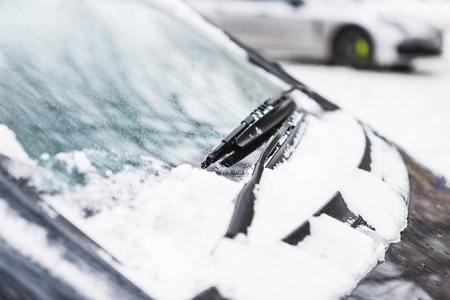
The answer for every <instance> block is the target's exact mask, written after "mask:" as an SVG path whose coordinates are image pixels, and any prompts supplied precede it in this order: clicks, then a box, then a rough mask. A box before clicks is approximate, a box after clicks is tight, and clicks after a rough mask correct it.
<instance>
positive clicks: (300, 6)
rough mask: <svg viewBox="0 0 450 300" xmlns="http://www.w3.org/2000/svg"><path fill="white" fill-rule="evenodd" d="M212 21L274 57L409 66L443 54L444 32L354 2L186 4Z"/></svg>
mask: <svg viewBox="0 0 450 300" xmlns="http://www.w3.org/2000/svg"><path fill="white" fill-rule="evenodd" d="M187 1H188V3H189V4H191V5H192V6H193V7H194V8H195V9H197V10H198V11H199V12H200V13H202V14H203V15H204V16H205V17H206V18H207V19H209V20H210V21H212V22H213V23H215V24H217V25H219V26H220V27H222V28H224V29H225V30H226V31H228V32H229V33H231V34H232V35H234V36H236V37H237V38H239V39H240V40H242V41H244V42H245V43H246V44H248V45H249V46H251V47H254V48H255V49H257V50H260V51H263V52H264V53H266V54H268V55H270V56H272V57H284V58H296V59H298V58H300V59H305V60H310V61H316V62H325V63H330V62H332V63H335V64H339V65H351V66H355V67H370V66H409V65H410V62H411V60H412V59H413V58H415V57H419V56H435V55H440V54H441V48H442V33H441V31H440V30H439V29H437V28H435V27H434V26H432V25H431V24H428V23H427V22H425V21H423V20H420V19H417V18H413V17H411V16H407V15H404V14H399V13H396V14H392V13H391V14H387V13H384V14H382V13H380V12H376V11H375V9H370V6H367V5H364V4H365V3H364V1H351V0H341V1H339V0H187Z"/></svg>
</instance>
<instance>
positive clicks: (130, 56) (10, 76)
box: [0, 0, 280, 165]
mask: <svg viewBox="0 0 450 300" xmlns="http://www.w3.org/2000/svg"><path fill="white" fill-rule="evenodd" d="M11 2H12V3H8V4H6V3H2V4H0V7H1V10H0V11H1V12H0V18H1V22H0V76H1V85H0V95H1V99H2V100H1V102H0V124H5V125H6V126H7V127H8V128H10V129H11V130H12V131H14V132H15V134H16V137H17V140H18V141H19V142H20V143H21V145H22V147H23V148H24V150H25V151H26V152H27V153H28V155H29V156H30V157H31V158H32V159H38V158H39V157H41V156H42V155H43V154H45V156H47V154H48V155H49V156H50V157H53V156H55V155H56V154H58V153H66V152H72V151H84V152H86V153H89V151H91V153H92V151H100V152H102V153H108V155H109V158H111V157H115V158H116V160H117V161H127V160H123V157H125V156H126V157H128V158H129V157H132V156H140V155H147V156H151V157H153V158H156V159H158V160H161V161H163V162H165V163H167V164H170V165H178V164H180V163H184V162H188V163H194V164H199V162H200V161H201V159H202V158H203V157H204V156H205V154H206V152H207V151H208V150H210V149H211V148H212V147H213V146H214V145H215V144H217V143H218V142H219V141H220V139H221V138H222V137H223V136H224V135H225V134H227V133H228V132H229V131H230V130H231V129H233V128H234V127H235V126H236V125H237V124H238V123H239V122H240V120H241V119H242V118H243V117H245V116H246V115H247V114H248V113H249V112H250V111H251V110H252V109H253V108H254V106H255V105H257V104H259V103H261V102H262V101H264V100H265V99H266V98H268V97H270V96H272V95H273V94H275V93H276V92H278V91H279V90H280V87H279V86H278V85H276V84H275V83H274V81H273V80H270V78H269V76H268V75H266V74H265V73H264V72H263V71H261V70H260V69H258V68H257V67H256V66H254V65H252V64H250V63H249V62H248V61H247V59H246V57H245V54H244V53H242V54H241V53H239V51H236V49H234V48H236V46H235V45H231V46H233V47H234V48H233V47H231V48H230V47H226V46H224V44H223V43H219V42H217V41H215V39H212V38H211V36H210V35H209V34H208V33H207V31H199V30H198V24H193V23H192V22H191V21H189V22H188V21H186V20H183V19H182V18H179V17H174V16H173V15H171V13H170V12H167V11H165V10H163V9H161V8H159V7H158V5H155V4H152V3H151V2H148V3H147V2H142V1H135V2H133V1H123V2H118V1H113V2H109V1H104V2H103V1H92V2H83V1H46V2H42V3H40V1H35V0H33V1H11ZM194 25H195V26H194ZM202 25H203V24H202ZM205 26H206V24H205ZM229 43H230V44H231V42H229Z"/></svg>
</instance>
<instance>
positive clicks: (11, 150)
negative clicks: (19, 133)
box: [0, 124, 34, 165]
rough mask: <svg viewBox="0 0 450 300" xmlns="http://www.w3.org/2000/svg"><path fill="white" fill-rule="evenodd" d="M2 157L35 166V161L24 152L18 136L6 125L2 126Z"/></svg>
mask: <svg viewBox="0 0 450 300" xmlns="http://www.w3.org/2000/svg"><path fill="white" fill-rule="evenodd" d="M0 141H2V143H1V147H0V155H3V156H6V157H8V158H10V159H12V160H14V161H17V162H20V163H24V164H28V165H33V164H34V161H33V160H32V159H31V158H30V157H29V156H28V153H26V152H25V150H23V148H22V146H21V145H20V143H19V142H18V141H17V139H16V134H15V133H14V132H13V131H12V130H10V129H9V128H8V127H7V126H6V125H4V124H0Z"/></svg>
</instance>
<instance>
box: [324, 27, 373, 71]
mask: <svg viewBox="0 0 450 300" xmlns="http://www.w3.org/2000/svg"><path fill="white" fill-rule="evenodd" d="M372 57H373V47H372V43H371V41H370V38H369V36H368V34H367V33H365V32H364V31H363V30H362V29H359V28H356V27H352V28H347V29H344V30H343V31H341V32H340V33H339V34H338V35H337V36H336V38H335V40H334V43H333V63H335V64H337V65H343V66H353V67H355V68H368V67H371V66H372Z"/></svg>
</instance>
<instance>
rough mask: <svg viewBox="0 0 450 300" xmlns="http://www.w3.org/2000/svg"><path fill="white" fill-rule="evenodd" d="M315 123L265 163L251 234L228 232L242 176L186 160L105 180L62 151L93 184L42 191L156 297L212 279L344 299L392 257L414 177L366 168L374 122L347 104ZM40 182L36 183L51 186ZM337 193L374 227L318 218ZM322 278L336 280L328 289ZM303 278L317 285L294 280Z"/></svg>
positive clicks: (258, 293)
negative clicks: (301, 234) (296, 236)
mask: <svg viewBox="0 0 450 300" xmlns="http://www.w3.org/2000/svg"><path fill="white" fill-rule="evenodd" d="M307 123H308V127H307V129H306V131H305V133H304V134H303V136H302V138H301V140H300V144H299V147H298V149H297V151H295V152H294V153H293V154H292V156H291V158H290V160H289V163H286V164H282V165H279V166H278V167H276V168H275V169H274V170H266V173H265V175H264V176H263V180H262V182H261V185H260V187H259V190H258V200H257V203H256V209H255V210H256V215H255V219H254V222H253V224H252V226H251V227H250V229H249V234H248V237H246V236H238V237H237V239H235V240H229V239H226V238H224V237H223V236H224V233H225V231H226V228H227V226H228V224H229V221H230V219H231V214H232V212H233V209H234V204H233V199H235V197H236V195H237V193H238V192H239V191H240V189H241V188H242V185H243V183H242V182H241V183H239V182H234V181H231V180H229V179H226V178H224V177H221V176H219V175H217V174H215V173H212V172H208V171H205V170H200V169H196V168H193V167H192V166H189V165H181V166H178V167H175V168H172V169H167V168H165V167H164V165H163V164H160V165H159V166H158V164H157V162H154V163H153V168H154V169H153V172H152V173H151V174H149V173H146V172H143V171H142V170H139V168H133V167H127V168H125V169H124V170H123V171H121V172H118V173H115V174H112V175H111V176H99V174H98V172H95V167H94V166H93V164H92V163H91V162H90V161H89V155H86V154H84V153H83V152H73V153H60V154H57V155H56V157H55V158H56V159H58V160H61V161H63V162H64V163H65V164H64V165H65V167H66V168H67V171H68V172H72V170H73V169H74V168H76V169H77V172H80V173H84V174H86V176H87V178H86V179H85V180H86V181H87V182H88V184H86V185H83V184H81V185H77V186H76V187H75V189H68V190H65V192H63V193H57V194H54V195H50V194H47V195H44V196H43V197H44V200H45V201H46V202H47V203H48V204H50V205H51V206H52V207H53V208H55V209H56V210H57V211H59V212H60V213H62V214H63V215H64V216H65V217H67V218H68V219H69V220H70V221H71V222H73V223H74V224H75V225H76V226H78V227H79V228H80V229H81V230H83V231H84V232H85V233H87V234H88V235H89V236H90V237H92V238H93V239H94V240H95V241H96V242H97V243H99V244H100V245H101V246H102V247H103V248H104V249H106V250H107V251H108V252H109V253H111V254H112V255H113V256H114V257H115V258H116V259H117V260H118V261H119V262H120V264H115V266H116V267H117V268H118V269H119V270H120V271H121V272H123V273H124V274H125V275H126V276H127V277H128V278H130V279H131V280H132V281H133V282H135V283H136V284H137V285H138V286H140V287H141V288H142V289H143V290H144V291H146V292H147V293H149V294H150V295H151V296H152V297H156V298H157V299H186V298H189V297H192V296H194V295H196V294H197V293H199V292H201V291H202V290H204V289H207V288H209V287H210V286H217V287H218V288H219V290H220V292H221V293H222V294H223V295H224V296H226V297H230V298H232V299H236V300H240V299H242V300H243V299H248V298H249V297H257V298H258V299H273V298H274V297H277V296H278V297H279V298H284V299H291V298H302V297H305V298H308V299H324V298H326V299H335V298H339V297H341V296H343V295H345V294H346V293H348V292H350V291H351V290H352V289H353V288H354V287H355V286H356V284H357V282H358V281H359V280H360V279H361V278H362V277H363V276H364V275H365V274H366V273H367V272H368V271H369V270H370V269H371V268H372V267H373V266H375V265H376V264H377V262H378V261H380V260H383V257H384V249H385V247H386V246H387V245H388V244H389V243H391V242H396V241H398V240H399V234H400V231H401V230H402V229H403V228H404V227H405V225H406V223H405V222H406V211H407V208H406V203H405V198H406V197H407V195H402V194H401V193H402V192H404V190H403V188H404V185H405V180H406V183H407V179H405V178H400V179H399V178H397V180H390V181H388V182H389V184H388V183H385V182H383V181H382V178H380V177H379V176H380V174H389V173H390V172H386V173H384V172H383V171H384V170H382V168H381V165H378V167H376V168H377V169H378V173H377V174H373V175H372V174H370V173H368V172H366V171H362V170H359V169H358V168H357V166H358V165H359V163H360V161H361V159H362V154H363V153H364V147H365V138H364V131H366V130H367V129H366V130H364V129H363V128H362V127H361V126H360V125H359V123H358V122H357V121H355V120H354V119H353V118H351V117H349V116H348V115H346V114H345V113H344V112H341V111H337V112H332V113H325V114H323V115H320V116H314V115H309V116H308V119H307ZM372 139H374V137H372ZM378 144H382V140H379V141H378ZM349 145H351V147H349ZM386 149H390V151H386ZM318 150H320V151H318ZM379 150H381V153H379V154H378V152H379ZM372 151H373V153H374V157H379V156H380V155H381V156H385V157H388V161H391V162H392V161H393V162H394V163H393V165H394V166H397V167H398V166H400V167H403V169H400V171H401V172H400V174H403V175H405V176H406V171H405V170H404V166H403V165H402V164H401V159H400V157H399V154H398V152H396V151H395V150H394V149H393V148H389V146H388V145H383V146H381V147H377V146H376V147H374V148H373V149H372ZM87 153H89V151H87ZM398 160H399V161H398ZM395 163H397V164H395ZM376 164H377V162H376V160H375V161H374V164H373V165H374V167H375V166H376ZM35 165H36V164H35ZM35 168H37V169H39V168H42V167H41V166H39V165H38V166H36V167H35ZM388 170H389V169H388ZM388 170H386V171H388ZM380 172H381V173H380ZM33 173H35V174H41V171H39V170H37V171H36V172H33ZM31 179H32V180H33V178H31ZM35 179H36V180H35V181H34V184H37V185H38V187H39V184H42V182H41V181H40V179H39V178H35ZM338 190H339V191H341V192H342V194H343V196H344V199H345V201H346V203H347V205H348V206H349V208H350V209H351V210H353V211H354V212H355V213H357V214H359V215H361V216H362V217H363V218H365V219H366V220H367V221H368V222H369V224H371V225H372V226H374V227H375V228H376V232H373V231H372V230H369V229H358V230H355V229H353V228H351V227H349V226H348V225H347V224H343V223H341V222H340V221H337V220H335V219H332V218H330V217H328V216H327V215H321V216H318V217H313V218H311V216H312V214H313V213H314V212H315V211H317V209H318V208H320V207H321V206H323V205H324V204H325V203H326V202H327V200H328V199H330V197H331V196H332V195H333V193H334V192H336V191H338ZM368 194H369V195H370V197H368ZM306 220H309V221H310V223H311V235H310V236H308V237H306V238H305V240H304V241H303V242H301V243H299V245H298V246H297V247H294V246H290V245H288V244H285V243H283V242H281V239H282V238H283V237H284V236H285V235H287V234H289V233H290V232H291V231H292V230H293V229H295V228H296V227H298V226H299V225H300V224H302V223H303V222H304V221H306ZM354 245H358V247H354ZM324 281H325V282H329V283H330V284H327V286H326V288H319V287H321V286H323V282H324ZM295 282H297V283H298V282H301V283H302V284H305V286H308V287H310V288H308V289H297V288H292V287H293V286H296V285H295V284H294V283H295ZM280 290H282V291H283V292H282V293H281V294H280V292H279V291H280Z"/></svg>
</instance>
